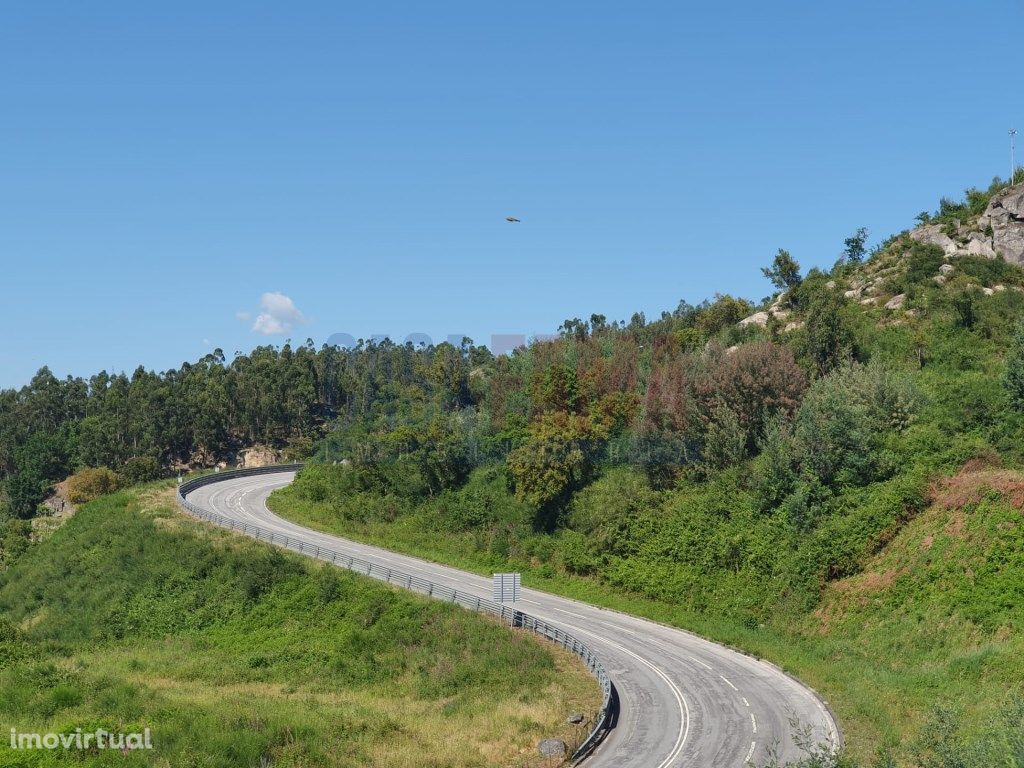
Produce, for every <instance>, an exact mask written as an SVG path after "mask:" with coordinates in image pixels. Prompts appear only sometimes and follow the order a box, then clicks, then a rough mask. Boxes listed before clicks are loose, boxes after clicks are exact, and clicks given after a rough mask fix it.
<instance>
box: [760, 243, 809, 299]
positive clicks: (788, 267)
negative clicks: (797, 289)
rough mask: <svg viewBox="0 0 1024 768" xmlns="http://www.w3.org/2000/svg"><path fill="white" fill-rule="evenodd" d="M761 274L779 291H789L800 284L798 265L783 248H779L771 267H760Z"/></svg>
mask: <svg viewBox="0 0 1024 768" xmlns="http://www.w3.org/2000/svg"><path fill="white" fill-rule="evenodd" d="M761 272H762V273H763V274H764V276H765V277H766V278H768V280H770V281H771V284H772V285H774V286H775V287H776V288H778V289H779V290H780V291H786V290H789V289H790V288H793V287H794V286H797V285H799V284H800V279H801V278H800V265H799V264H798V263H797V261H796V259H794V258H793V257H792V256H791V255H790V253H789V251H787V250H785V249H784V248H779V252H778V253H776V254H775V258H774V259H772V263H771V266H768V267H762V269H761Z"/></svg>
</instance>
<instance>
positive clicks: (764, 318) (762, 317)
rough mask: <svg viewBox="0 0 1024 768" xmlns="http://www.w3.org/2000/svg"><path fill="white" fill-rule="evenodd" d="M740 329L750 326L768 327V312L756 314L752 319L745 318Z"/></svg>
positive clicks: (740, 323)
mask: <svg viewBox="0 0 1024 768" xmlns="http://www.w3.org/2000/svg"><path fill="white" fill-rule="evenodd" d="M739 325H740V327H742V328H745V327H746V326H748V325H760V326H761V327H762V328H763V327H764V326H766V325H768V313H767V312H755V313H754V314H752V315H751V316H750V317H744V318H743V319H742V320H740V322H739Z"/></svg>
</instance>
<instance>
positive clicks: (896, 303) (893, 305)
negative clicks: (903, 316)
mask: <svg viewBox="0 0 1024 768" xmlns="http://www.w3.org/2000/svg"><path fill="white" fill-rule="evenodd" d="M906 300H907V294H905V293H899V294H897V295H895V296H893V297H892V298H891V299H889V300H888V301H887V302H885V308H886V309H899V308H900V307H902V306H903V302H905V301H906Z"/></svg>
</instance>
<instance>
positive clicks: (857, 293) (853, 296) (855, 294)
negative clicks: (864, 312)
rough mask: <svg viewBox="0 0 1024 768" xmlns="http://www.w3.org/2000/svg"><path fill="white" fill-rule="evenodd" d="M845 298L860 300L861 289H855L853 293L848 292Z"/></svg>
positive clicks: (844, 295)
mask: <svg viewBox="0 0 1024 768" xmlns="http://www.w3.org/2000/svg"><path fill="white" fill-rule="evenodd" d="M843 297H844V298H847V299H859V298H860V289H859V288H854V289H853V290H852V291H846V292H844V293H843Z"/></svg>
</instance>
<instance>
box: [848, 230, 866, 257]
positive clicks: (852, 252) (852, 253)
mask: <svg viewBox="0 0 1024 768" xmlns="http://www.w3.org/2000/svg"><path fill="white" fill-rule="evenodd" d="M867 240H868V231H867V229H866V228H864V227H858V229H857V231H856V232H854V233H853V234H852V235H850V236H849V237H848V238H846V240H844V241H843V244H844V246H845V247H844V248H843V258H844V259H845V260H846V262H847V263H849V264H860V263H861V262H862V261H864V254H865V253H867Z"/></svg>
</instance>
